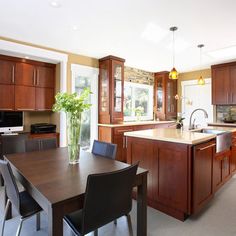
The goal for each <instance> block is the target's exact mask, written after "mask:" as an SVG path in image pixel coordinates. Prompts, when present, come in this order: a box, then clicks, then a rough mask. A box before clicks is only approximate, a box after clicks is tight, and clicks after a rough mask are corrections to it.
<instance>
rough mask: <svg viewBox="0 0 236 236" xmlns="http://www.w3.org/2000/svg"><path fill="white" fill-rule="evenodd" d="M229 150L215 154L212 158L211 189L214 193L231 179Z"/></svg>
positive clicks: (230, 154)
mask: <svg viewBox="0 0 236 236" xmlns="http://www.w3.org/2000/svg"><path fill="white" fill-rule="evenodd" d="M231 156H232V153H231V150H226V151H224V152H221V153H217V154H216V155H215V157H214V162H213V167H214V172H213V187H214V192H216V191H217V190H218V189H219V188H220V187H221V186H222V185H223V184H224V183H225V182H227V181H228V180H229V179H230V177H231Z"/></svg>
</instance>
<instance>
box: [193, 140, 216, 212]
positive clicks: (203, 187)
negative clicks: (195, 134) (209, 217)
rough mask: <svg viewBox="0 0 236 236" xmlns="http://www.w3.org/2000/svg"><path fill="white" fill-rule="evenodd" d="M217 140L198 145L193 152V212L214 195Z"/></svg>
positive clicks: (197, 210)
mask: <svg viewBox="0 0 236 236" xmlns="http://www.w3.org/2000/svg"><path fill="white" fill-rule="evenodd" d="M215 150H216V143H215V141H210V142H206V143H203V144H199V145H196V146H195V147H194V154H193V213H197V212H199V211H200V210H201V209H202V207H203V206H204V205H206V203H208V202H209V201H210V199H211V198H212V197H213V195H214V188H213V161H214V157H215V152H216V151H215Z"/></svg>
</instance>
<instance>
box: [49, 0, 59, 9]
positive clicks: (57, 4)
mask: <svg viewBox="0 0 236 236" xmlns="http://www.w3.org/2000/svg"><path fill="white" fill-rule="evenodd" d="M50 5H51V7H55V8H58V7H60V6H61V4H60V2H58V1H57V0H53V1H51V2H50Z"/></svg>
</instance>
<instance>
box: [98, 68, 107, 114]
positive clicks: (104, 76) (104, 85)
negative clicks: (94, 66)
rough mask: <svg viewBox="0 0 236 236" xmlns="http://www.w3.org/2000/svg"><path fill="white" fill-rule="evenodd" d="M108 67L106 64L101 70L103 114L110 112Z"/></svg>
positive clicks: (101, 106) (101, 107)
mask: <svg viewBox="0 0 236 236" xmlns="http://www.w3.org/2000/svg"><path fill="white" fill-rule="evenodd" d="M108 76H109V75H108V65H107V63H104V64H103V65H102V66H101V68H100V81H101V82H100V109H101V112H108V111H109V77H108Z"/></svg>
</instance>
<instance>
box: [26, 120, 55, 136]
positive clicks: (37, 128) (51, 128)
mask: <svg viewBox="0 0 236 236" xmlns="http://www.w3.org/2000/svg"><path fill="white" fill-rule="evenodd" d="M30 130H31V133H32V134H43V133H56V125H54V124H49V123H37V124H32V125H31V126H30Z"/></svg>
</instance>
